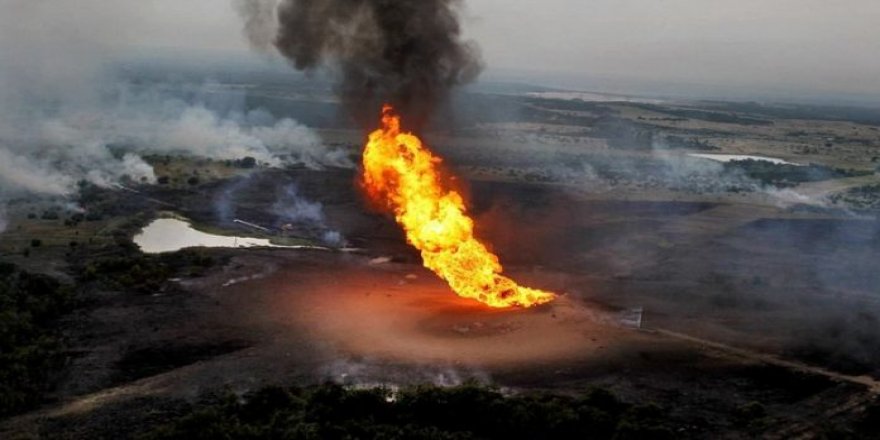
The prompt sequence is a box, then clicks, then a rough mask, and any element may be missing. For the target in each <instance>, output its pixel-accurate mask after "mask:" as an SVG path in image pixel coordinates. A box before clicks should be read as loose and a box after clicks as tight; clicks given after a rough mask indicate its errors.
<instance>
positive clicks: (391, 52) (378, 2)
mask: <svg viewBox="0 0 880 440" xmlns="http://www.w3.org/2000/svg"><path fill="white" fill-rule="evenodd" d="M238 4H239V8H238V9H239V12H241V14H242V16H243V17H244V19H245V35H246V36H247V37H248V38H249V40H250V42H251V44H252V45H253V46H255V47H265V44H266V39H265V36H266V35H267V32H270V31H271V28H272V25H273V24H274V26H277V32H276V35H275V38H274V41H273V44H274V46H275V48H276V49H277V50H278V52H280V53H281V54H282V55H283V56H284V57H286V58H287V59H288V60H289V61H290V62H291V63H292V64H293V66H294V67H295V68H297V69H299V70H306V71H309V70H314V69H316V68H319V67H322V66H325V65H327V64H330V65H333V66H335V67H337V68H338V70H339V72H340V75H341V78H340V94H341V97H342V100H343V103H344V104H345V105H346V108H347V109H348V110H349V111H350V112H351V113H352V115H353V116H354V117H355V118H356V119H357V120H358V121H359V122H363V123H369V124H370V125H372V123H373V121H374V119H375V117H376V114H377V112H378V108H379V105H381V104H382V103H386V102H387V103H391V104H394V105H395V106H397V107H398V109H399V110H400V111H401V112H403V114H405V115H406V116H407V119H408V120H409V121H411V122H412V123H413V124H417V125H420V124H422V123H424V122H425V121H426V120H427V118H428V117H430V116H431V113H432V111H433V110H434V108H435V107H436V106H437V105H438V104H440V103H442V102H443V101H444V100H445V99H446V98H447V97H448V93H449V91H450V89H451V88H452V87H454V86H456V85H459V84H464V83H467V82H469V81H471V80H473V79H474V78H475V77H476V76H477V75H478V74H479V72H480V70H481V62H480V57H479V52H478V50H477V48H476V46H475V45H474V44H473V43H472V42H469V41H464V40H463V39H462V38H461V28H460V26H459V20H458V7H459V5H460V1H458V0H282V1H281V3H280V4H279V5H278V6H277V8H275V9H274V15H273V13H272V12H271V11H273V8H272V6H274V5H273V2H272V1H268V0H250V1H243V2H238Z"/></svg>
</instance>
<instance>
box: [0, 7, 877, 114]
mask: <svg viewBox="0 0 880 440" xmlns="http://www.w3.org/2000/svg"><path fill="white" fill-rule="evenodd" d="M0 17H2V18H0V26H3V27H4V28H5V29H4V30H3V31H0V39H5V40H7V41H5V42H4V41H0V47H5V48H6V50H5V51H4V52H5V53H0V57H4V58H9V59H7V60H4V62H9V61H10V60H14V59H15V58H16V57H23V56H28V55H27V54H26V53H24V52H21V51H15V50H13V49H9V48H10V47H13V48H14V46H15V40H16V39H19V38H21V39H22V40H27V39H33V38H38V39H42V40H43V41H44V42H46V41H49V42H51V41H52V39H64V40H66V41H67V42H68V43H69V42H70V41H82V44H83V45H88V46H100V47H101V51H100V52H101V53H104V54H106V56H107V57H108V58H109V57H112V56H114V55H116V54H120V53H123V54H124V53H127V52H129V51H130V50H131V49H138V50H144V49H162V50H174V51H182V52H186V51H194V50H212V51H240V52H244V51H246V50H247V45H246V44H245V43H244V41H243V38H242V37H241V32H240V30H241V23H240V19H239V17H238V16H237V14H236V12H235V9H234V8H233V6H232V1H231V0H138V1H118V0H117V1H114V0H0ZM878 24H880V1H877V0H839V1H835V2H831V1H827V0H737V1H731V0H540V1H539V0H470V1H466V2H465V3H464V12H463V19H462V25H463V27H464V30H465V34H466V36H467V37H468V38H470V39H473V40H475V41H476V42H477V43H478V44H479V46H480V47H481V48H482V52H483V57H484V58H485V61H486V64H487V67H488V70H487V74H489V75H492V74H493V73H497V72H524V73H530V74H535V75H547V77H548V78H555V79H556V80H557V82H566V83H569V84H572V85H584V86H591V85H592V86H595V87H599V88H602V87H605V88H609V89H615V88H617V89H626V88H627V87H630V88H633V89H638V90H639V91H650V90H651V89H652V88H656V89H657V90H658V92H662V90H663V89H664V87H666V86H670V85H671V86H674V88H678V89H682V88H683V89H687V88H691V89H693V90H694V91H695V93H703V94H711V93H712V92H713V91H717V92H718V94H719V95H723V94H725V93H726V91H731V90H740V91H742V90H753V91H755V93H760V92H761V91H767V92H774V91H775V92H781V93H803V94H807V95H809V94H817V95H820V94H826V95H827V94H840V95H841V96H854V97H858V96H866V95H871V96H880V56H877V54H880V25H878ZM19 35H24V36H25V37H19ZM9 40H13V41H11V42H10V41H9ZM10 43H11V44H10ZM74 58H75V57H74ZM67 61H68V60H66V59H64V58H62V59H59V60H57V61H53V60H46V62H47V63H49V65H52V66H53V68H62V67H60V66H58V64H59V63H61V64H62V65H64V64H65V63H66V62H67ZM70 68H71V69H76V68H80V67H75V66H72V67H70ZM627 84H629V86H627ZM597 91H602V90H597ZM610 91H625V90H610Z"/></svg>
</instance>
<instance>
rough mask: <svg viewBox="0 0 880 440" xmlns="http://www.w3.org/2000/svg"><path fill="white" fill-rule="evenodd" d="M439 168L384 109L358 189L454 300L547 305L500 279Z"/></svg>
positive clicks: (544, 295) (545, 295)
mask: <svg viewBox="0 0 880 440" xmlns="http://www.w3.org/2000/svg"><path fill="white" fill-rule="evenodd" d="M440 162H441V159H440V158H439V157H437V156H435V155H433V154H432V153H431V151H429V150H428V149H427V148H426V147H425V146H424V145H422V142H421V140H419V138H418V137H416V136H415V135H413V134H410V133H403V132H401V131H400V117H399V116H398V115H397V114H395V112H394V110H393V109H392V108H391V106H389V105H386V106H385V107H384V108H383V109H382V127H381V128H379V129H378V130H376V131H374V132H373V133H371V134H370V137H369V140H368V142H367V145H366V147H365V148H364V155H363V175H362V183H363V186H364V188H365V189H366V192H367V194H368V195H369V197H370V198H371V199H372V200H373V201H375V202H376V203H377V204H379V205H381V206H383V207H385V208H386V209H388V210H389V211H391V212H393V213H394V216H395V218H396V219H397V223H399V224H400V226H401V227H403V229H404V231H406V238H407V241H409V243H410V244H411V245H413V246H415V247H416V248H417V249H418V250H419V251H421V254H422V260H423V262H424V265H425V267H427V268H428V269H431V270H432V271H433V272H434V273H436V274H437V275H439V276H440V278H443V279H444V280H446V282H447V283H449V286H450V287H452V290H454V291H455V293H457V294H458V295H460V296H462V297H465V298H472V299H475V300H477V301H480V302H483V303H485V304H487V305H489V306H491V307H512V306H520V307H530V306H534V305H538V304H543V303H546V302H548V301H551V300H552V299H553V298H554V296H555V295H554V294H552V293H550V292H545V291H542V290H537V289H530V288H528V287H522V286H519V285H517V284H516V283H515V282H514V281H513V280H511V279H510V278H507V277H505V276H503V275H501V272H502V268H501V263H500V262H499V261H498V257H497V256H495V255H494V254H493V253H492V252H490V251H489V249H487V248H486V246H485V245H484V244H483V243H480V242H479V241H478V240H477V239H476V238H474V221H473V220H472V219H471V218H470V217H468V214H467V209H466V207H465V204H464V200H463V199H462V197H461V195H460V194H459V193H458V192H456V191H454V190H451V189H450V188H448V185H445V184H444V181H443V179H441V176H440V173H439V172H438V169H437V166H438V164H440Z"/></svg>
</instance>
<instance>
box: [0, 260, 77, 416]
mask: <svg viewBox="0 0 880 440" xmlns="http://www.w3.org/2000/svg"><path fill="white" fill-rule="evenodd" d="M73 298H74V296H73V292H72V290H71V289H70V288H69V287H68V286H65V285H62V284H60V283H59V282H58V281H56V280H55V279H53V278H51V277H49V276H46V275H39V274H31V273H28V272H25V271H22V270H20V269H18V268H17V267H16V266H14V265H12V264H7V263H0V416H6V415H10V414H13V413H20V412H23V411H25V410H27V409H30V408H32V407H34V406H35V405H36V404H38V403H39V402H40V400H41V399H42V396H43V394H44V393H45V391H47V390H48V388H49V387H50V382H51V378H52V376H53V374H55V373H56V372H57V371H58V370H59V369H60V368H61V367H62V366H63V363H64V359H63V356H62V354H61V349H62V347H63V340H62V337H61V334H60V332H59V331H58V326H57V321H58V320H59V319H60V318H61V317H62V316H63V315H64V314H65V313H66V312H67V311H68V310H69V309H70V307H71V305H72V304H73Z"/></svg>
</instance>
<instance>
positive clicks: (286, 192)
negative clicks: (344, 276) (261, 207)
mask: <svg viewBox="0 0 880 440" xmlns="http://www.w3.org/2000/svg"><path fill="white" fill-rule="evenodd" d="M272 211H273V212H274V213H275V215H277V216H278V218H279V220H280V221H281V222H282V223H284V224H286V225H288V226H291V227H296V226H299V225H302V226H305V227H307V228H309V229H313V230H314V233H313V234H314V235H317V236H319V237H320V238H321V241H323V242H324V244H326V245H328V246H332V247H341V246H344V245H345V239H344V238H343V237H342V234H341V233H340V232H339V231H336V230H334V229H332V228H330V227H329V226H327V219H326V217H325V215H324V205H322V204H321V203H320V202H313V201H311V200H308V199H306V198H305V197H303V196H302V195H301V194H300V191H299V187H297V186H296V184H290V185H287V186H285V187H284V188H283V189H282V190H281V191H280V193H279V196H278V199H277V200H276V202H275V204H274V205H273V206H272Z"/></svg>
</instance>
